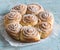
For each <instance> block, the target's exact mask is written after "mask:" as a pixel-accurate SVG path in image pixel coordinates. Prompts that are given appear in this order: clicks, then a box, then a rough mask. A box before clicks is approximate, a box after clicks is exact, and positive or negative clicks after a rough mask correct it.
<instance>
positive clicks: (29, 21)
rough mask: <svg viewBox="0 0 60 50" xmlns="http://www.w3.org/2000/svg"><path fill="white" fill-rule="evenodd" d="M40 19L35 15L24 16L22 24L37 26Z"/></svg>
mask: <svg viewBox="0 0 60 50" xmlns="http://www.w3.org/2000/svg"><path fill="white" fill-rule="evenodd" d="M37 22H38V18H37V17H36V16H35V15H33V14H26V15H24V16H23V19H22V23H23V24H25V25H33V26H34V25H36V24H37Z"/></svg>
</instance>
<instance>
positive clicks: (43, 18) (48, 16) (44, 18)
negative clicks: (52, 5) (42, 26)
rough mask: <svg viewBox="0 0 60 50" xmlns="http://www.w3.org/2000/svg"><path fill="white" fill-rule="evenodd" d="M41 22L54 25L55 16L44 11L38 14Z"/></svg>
mask: <svg viewBox="0 0 60 50" xmlns="http://www.w3.org/2000/svg"><path fill="white" fill-rule="evenodd" d="M38 18H39V20H41V21H43V22H49V23H51V24H53V20H54V19H53V15H52V13H50V12H48V11H42V12H40V13H39V14H38Z"/></svg>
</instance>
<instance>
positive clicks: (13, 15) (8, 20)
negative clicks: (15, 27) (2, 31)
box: [4, 12, 22, 25]
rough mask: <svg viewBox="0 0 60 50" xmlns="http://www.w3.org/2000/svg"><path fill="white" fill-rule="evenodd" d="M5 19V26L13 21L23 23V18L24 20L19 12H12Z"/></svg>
mask: <svg viewBox="0 0 60 50" xmlns="http://www.w3.org/2000/svg"><path fill="white" fill-rule="evenodd" d="M4 17H5V18H4V24H5V25H6V24H8V23H11V22H13V21H16V22H19V21H21V18H22V16H21V14H20V13H18V12H10V13H8V14H6V15H5V16H4Z"/></svg>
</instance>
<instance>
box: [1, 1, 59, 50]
mask: <svg viewBox="0 0 60 50" xmlns="http://www.w3.org/2000/svg"><path fill="white" fill-rule="evenodd" d="M20 3H24V4H29V3H39V4H41V5H42V6H43V7H44V8H45V9H47V10H49V11H51V12H52V13H53V14H54V18H55V21H56V22H57V23H58V24H59V25H60V0H0V15H4V14H6V13H7V12H9V10H10V9H11V8H12V7H13V6H14V5H17V4H20ZM59 33H60V31H58V33H57V34H59ZM0 50H60V36H59V35H58V36H57V37H56V38H55V39H52V38H51V39H49V40H47V41H46V42H44V43H40V44H36V45H31V46H26V47H12V46H10V45H9V44H8V42H6V41H5V40H4V38H3V37H2V36H1V35H0Z"/></svg>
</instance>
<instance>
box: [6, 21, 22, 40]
mask: <svg viewBox="0 0 60 50" xmlns="http://www.w3.org/2000/svg"><path fill="white" fill-rule="evenodd" d="M21 28H22V25H21V24H19V23H17V22H12V23H9V24H8V25H7V26H6V31H7V33H8V34H9V35H10V36H11V37H12V38H14V39H16V40H19V32H20V30H21Z"/></svg>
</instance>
